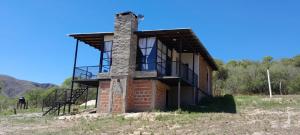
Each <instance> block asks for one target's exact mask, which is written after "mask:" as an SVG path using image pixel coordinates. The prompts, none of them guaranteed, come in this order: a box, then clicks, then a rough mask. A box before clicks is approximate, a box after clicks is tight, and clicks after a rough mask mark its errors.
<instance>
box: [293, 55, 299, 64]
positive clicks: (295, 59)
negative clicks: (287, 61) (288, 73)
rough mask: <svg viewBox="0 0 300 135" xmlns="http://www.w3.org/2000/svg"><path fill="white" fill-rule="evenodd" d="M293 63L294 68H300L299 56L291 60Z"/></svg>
mask: <svg viewBox="0 0 300 135" xmlns="http://www.w3.org/2000/svg"><path fill="white" fill-rule="evenodd" d="M293 61H294V65H295V66H296V67H300V55H297V56H295V57H294V58H293Z"/></svg>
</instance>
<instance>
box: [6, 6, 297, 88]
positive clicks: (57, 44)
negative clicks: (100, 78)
mask: <svg viewBox="0 0 300 135" xmlns="http://www.w3.org/2000/svg"><path fill="white" fill-rule="evenodd" d="M299 7H300V1H298V0H226V1H225V0H194V1H190V0H182V1H179V0H164V1H162V0H159V1H156V0H149V1H144V0H119V1H117V0H102V1H100V0H97V1H96V0H94V1H92V0H88V1H87V0H85V1H83V0H77V1H75V0H42V1H41V0H26V1H20V0H18V1H17V0H1V1H0V74H7V75H11V76H14V77H16V78H20V79H26V80H32V81H37V82H51V83H56V84H60V83H62V82H63V80H64V79H65V78H67V77H69V76H71V74H72V66H73V57H74V47H75V40H74V39H72V38H70V37H68V36H67V34H69V33H84V32H102V31H113V21H114V14H115V13H117V12H121V11H128V10H131V11H134V12H136V13H138V14H143V15H144V16H145V19H144V21H142V22H140V24H139V25H140V26H139V29H140V30H150V29H170V28H186V27H187V28H192V29H193V30H194V32H196V34H197V35H198V36H199V38H200V39H201V41H202V42H203V43H204V44H205V46H206V48H207V49H208V50H209V52H210V53H211V55H212V56H213V57H215V58H218V59H221V60H223V61H229V60H232V59H235V60H240V59H250V60H260V59H261V58H262V57H264V56H267V55H270V56H273V57H274V58H276V59H280V58H284V57H293V56H295V55H297V54H300V15H299V13H300V8H299ZM98 59H99V57H98V53H97V51H96V50H95V49H93V48H90V47H86V46H84V45H83V44H81V45H80V48H79V59H78V65H82V66H83V65H97V63H98Z"/></svg>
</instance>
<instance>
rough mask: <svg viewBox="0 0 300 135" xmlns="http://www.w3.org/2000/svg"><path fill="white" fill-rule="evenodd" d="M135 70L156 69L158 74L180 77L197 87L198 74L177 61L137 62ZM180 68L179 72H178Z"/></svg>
mask: <svg viewBox="0 0 300 135" xmlns="http://www.w3.org/2000/svg"><path fill="white" fill-rule="evenodd" d="M136 70H137V71H157V72H158V76H174V77H180V78H181V79H182V80H184V81H186V82H188V83H190V84H192V85H196V86H197V87H198V75H197V74H196V73H195V72H193V70H192V69H190V68H189V67H188V65H185V64H183V63H179V62H178V61H166V62H155V63H142V64H141V63H140V64H137V69H136ZM179 70H180V72H179Z"/></svg>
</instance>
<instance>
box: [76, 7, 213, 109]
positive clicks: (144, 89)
mask: <svg viewBox="0 0 300 135" xmlns="http://www.w3.org/2000/svg"><path fill="white" fill-rule="evenodd" d="M138 21H139V17H138V16H137V15H135V14H134V13H132V12H123V13H118V14H116V15H115V22H114V32H99V33H85V34H70V36H71V37H73V38H75V39H76V40H77V44H76V51H75V62H74V70H73V83H72V90H73V87H74V85H75V84H80V86H86V87H88V88H92V87H94V88H97V100H96V102H97V112H100V113H124V112H137V111H151V110H165V109H167V108H180V107H182V106H187V105H196V104H198V103H199V102H200V100H201V98H202V97H203V96H213V94H214V92H213V90H212V72H213V71H214V70H217V66H216V64H215V62H214V60H213V58H212V57H211V55H210V54H209V53H208V51H207V50H206V49H205V47H204V46H203V45H202V43H201V42H200V40H199V39H198V38H197V36H196V35H195V33H194V32H193V31H192V30H191V29H166V30H149V31H140V30H139V29H138ZM79 43H84V44H85V45H89V46H91V47H94V48H96V49H97V50H99V56H100V61H99V64H98V63H97V64H98V65H97V66H83V67H77V65H76V61H77V51H78V44H79Z"/></svg>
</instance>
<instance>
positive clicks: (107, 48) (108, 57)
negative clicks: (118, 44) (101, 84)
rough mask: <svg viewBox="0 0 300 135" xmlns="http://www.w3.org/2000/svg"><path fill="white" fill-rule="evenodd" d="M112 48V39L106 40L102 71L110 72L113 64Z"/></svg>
mask: <svg viewBox="0 0 300 135" xmlns="http://www.w3.org/2000/svg"><path fill="white" fill-rule="evenodd" d="M111 49H112V41H105V42H104V48H103V52H102V53H103V59H102V68H101V69H102V70H101V72H109V71H110V66H111Z"/></svg>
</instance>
